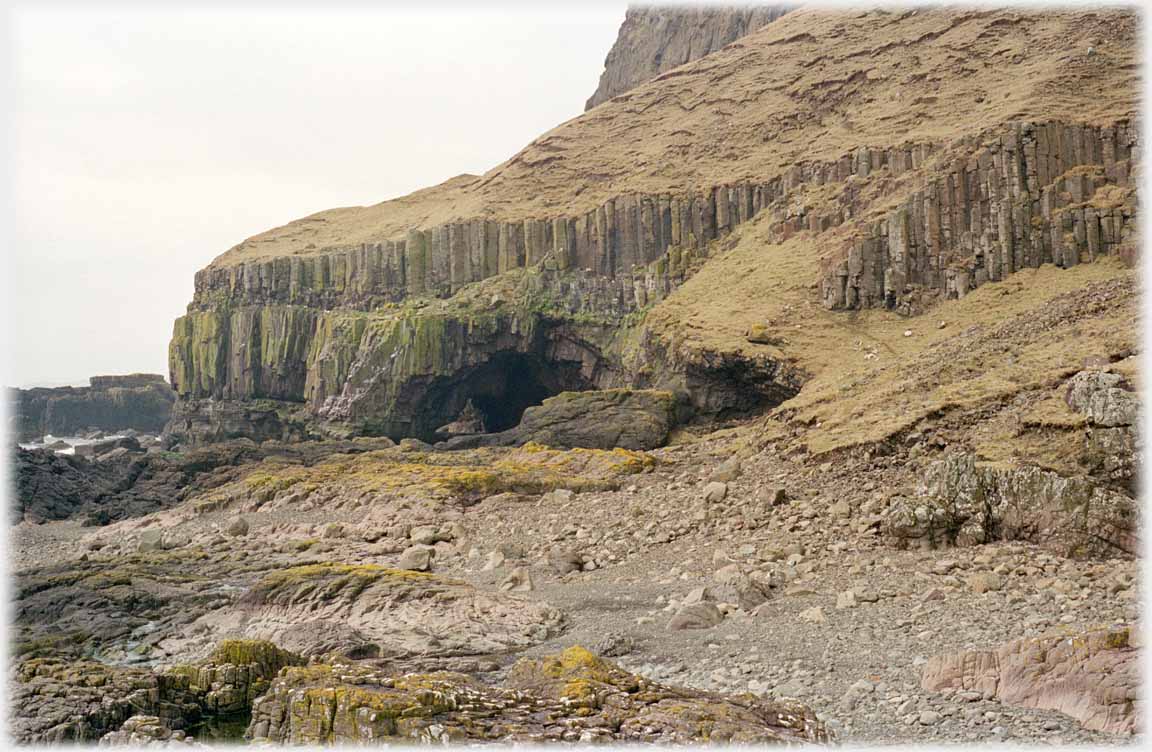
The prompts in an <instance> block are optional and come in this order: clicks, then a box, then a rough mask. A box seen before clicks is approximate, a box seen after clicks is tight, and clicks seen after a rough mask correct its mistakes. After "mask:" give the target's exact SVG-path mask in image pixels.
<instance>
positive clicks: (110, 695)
mask: <svg viewBox="0 0 1152 752" xmlns="http://www.w3.org/2000/svg"><path fill="white" fill-rule="evenodd" d="M13 679H14V680H13V681H12V682H11V684H10V687H11V709H12V712H11V726H10V728H11V733H12V736H13V737H14V738H15V739H16V740H17V741H18V742H21V743H24V744H60V743H69V742H71V743H75V742H88V743H92V742H95V741H97V740H98V739H100V738H101V737H103V736H104V735H105V734H107V733H109V732H113V731H117V730H119V729H120V726H121V724H123V723H124V722H125V721H127V720H128V719H129V718H130V717H132V716H133V715H137V714H148V715H152V716H157V717H160V718H163V719H165V721H167V722H168V723H170V724H174V725H176V726H182V725H184V723H185V719H186V718H193V719H194V718H196V717H197V715H198V707H197V705H196V703H195V700H194V698H193V697H192V695H191V694H190V693H188V692H186V691H184V690H182V689H181V688H180V686H179V685H180V681H179V680H172V679H169V678H168V677H166V676H164V675H160V674H154V673H152V672H151V671H148V670H145V669H139V668H119V667H111V666H106V665H104V664H101V663H96V662H94V661H75V660H59V659H53V658H34V659H32V660H29V661H25V662H23V663H21V664H19V665H17V666H15V667H14V669H13Z"/></svg>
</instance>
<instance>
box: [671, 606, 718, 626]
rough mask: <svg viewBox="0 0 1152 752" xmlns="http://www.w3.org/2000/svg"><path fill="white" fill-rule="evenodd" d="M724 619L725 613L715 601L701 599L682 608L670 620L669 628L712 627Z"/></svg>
mask: <svg viewBox="0 0 1152 752" xmlns="http://www.w3.org/2000/svg"><path fill="white" fill-rule="evenodd" d="M722 621H724V613H723V612H722V611H720V609H719V608H718V607H717V606H716V604H715V603H710V602H708V601H701V602H699V603H690V604H688V605H686V606H683V607H681V608H680V610H679V611H677V612H676V614H675V615H674V616H673V617H672V619H671V620H670V621H669V622H668V629H671V630H680V629H711V628H712V627H714V626H716V625H717V624H719V623H720V622H722Z"/></svg>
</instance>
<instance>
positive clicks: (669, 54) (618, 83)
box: [584, 5, 789, 110]
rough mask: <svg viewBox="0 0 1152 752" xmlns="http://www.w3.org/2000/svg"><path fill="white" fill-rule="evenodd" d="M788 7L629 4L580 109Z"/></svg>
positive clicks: (753, 28) (753, 27)
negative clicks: (595, 82)
mask: <svg viewBox="0 0 1152 752" xmlns="http://www.w3.org/2000/svg"><path fill="white" fill-rule="evenodd" d="M788 10H789V6H786V5H770V6H762V7H733V8H722V7H701V8H692V7H677V6H664V7H661V6H631V7H629V8H628V12H627V13H626V14H625V16H624V23H623V25H621V27H620V33H619V34H618V35H617V37H616V43H615V44H613V45H612V49H611V50H610V51H609V52H608V57H607V58H606V59H605V60H604V72H603V73H601V74H600V85H599V86H597V87H596V92H595V93H594V94H593V95H592V96H591V97H589V99H588V102H587V103H586V104H585V105H584V109H585V110H590V109H592V108H593V107H595V106H596V105H598V104H600V103H601V102H605V101H607V100H609V99H611V98H612V97H615V96H619V95H620V94H624V93H625V92H628V91H631V90H632V89H634V88H635V87H637V86H639V85H640V84H642V83H644V82H646V81H651V80H652V79H653V78H656V76H658V75H660V74H661V73H663V72H665V71H668V70H671V69H673V68H675V67H677V66H680V65H683V64H684V63H688V62H691V61H693V60H699V59H700V58H702V57H704V56H705V55H707V54H709V53H711V52H714V51H716V50H718V49H720V48H721V47H723V46H725V45H728V44H731V43H732V42H735V41H736V40H737V39H739V38H740V37H742V36H744V35H746V34H751V33H752V32H754V31H756V30H757V29H759V28H760V27H762V26H764V25H765V24H768V23H771V22H772V21H775V20H776V19H777V18H779V17H780V16H782V15H784V14H785V13H787V12H788Z"/></svg>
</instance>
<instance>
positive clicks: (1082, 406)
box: [1065, 369, 1143, 493]
mask: <svg viewBox="0 0 1152 752" xmlns="http://www.w3.org/2000/svg"><path fill="white" fill-rule="evenodd" d="M1065 402H1067V404H1068V407H1070V408H1071V409H1072V410H1074V411H1076V412H1078V413H1080V414H1081V415H1083V416H1084V420H1085V422H1086V423H1087V425H1086V426H1085V427H1084V442H1083V455H1082V457H1081V461H1082V463H1083V464H1084V466H1085V467H1086V468H1087V469H1088V471H1089V472H1090V473H1091V474H1092V475H1093V476H1095V477H1097V478H1099V479H1101V480H1102V481H1103V482H1105V483H1109V484H1113V485H1115V486H1117V487H1119V488H1120V489H1122V490H1125V491H1127V492H1129V493H1135V492H1136V483H1137V480H1138V479H1139V477H1140V473H1141V461H1140V460H1141V457H1142V456H1143V440H1142V437H1141V433H1140V419H1139V413H1140V399H1139V397H1138V395H1137V394H1136V390H1135V389H1134V388H1133V386H1132V384H1131V383H1129V382H1128V380H1127V379H1125V378H1124V377H1123V376H1122V375H1120V374H1118V373H1110V372H1108V371H1104V370H1099V369H1093V370H1087V371H1081V372H1080V373H1078V374H1076V375H1075V376H1073V377H1072V378H1071V379H1069V380H1068V386H1067V388H1066V392H1065Z"/></svg>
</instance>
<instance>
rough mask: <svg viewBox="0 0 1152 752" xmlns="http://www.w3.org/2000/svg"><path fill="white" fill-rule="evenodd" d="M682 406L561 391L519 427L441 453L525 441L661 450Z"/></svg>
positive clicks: (618, 394)
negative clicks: (659, 448)
mask: <svg viewBox="0 0 1152 752" xmlns="http://www.w3.org/2000/svg"><path fill="white" fill-rule="evenodd" d="M684 411H685V407H684V406H683V404H682V403H681V400H680V399H679V398H678V397H677V396H676V395H675V394H673V393H672V392H664V391H657V390H651V389H604V390H593V391H585V392H562V393H560V394H558V395H556V396H555V397H549V398H548V399H546V400H544V402H543V403H541V404H539V405H536V406H534V407H529V408H528V409H526V410H525V411H524V415H523V417H521V419H520V424H519V425H517V426H516V427H515V428H510V429H508V430H507V431H502V432H500V433H493V434H486V435H480V436H459V437H456V438H453V439H449V440H448V441H446V442H444V443H443V444H441V445H439V446H442V447H443V448H445V449H469V448H474V447H480V446H523V445H524V444H527V443H529V442H532V443H536V444H544V445H546V446H551V447H556V448H559V449H576V448H583V449H616V448H620V449H634V450H646V449H656V448H657V447H662V446H664V445H665V444H666V443H667V442H668V436H669V434H671V432H672V429H673V428H674V427H675V426H676V425H677V423H679V422H680V420H681V418H682V417H683V414H684Z"/></svg>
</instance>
